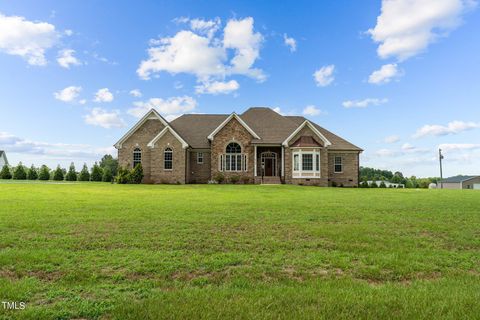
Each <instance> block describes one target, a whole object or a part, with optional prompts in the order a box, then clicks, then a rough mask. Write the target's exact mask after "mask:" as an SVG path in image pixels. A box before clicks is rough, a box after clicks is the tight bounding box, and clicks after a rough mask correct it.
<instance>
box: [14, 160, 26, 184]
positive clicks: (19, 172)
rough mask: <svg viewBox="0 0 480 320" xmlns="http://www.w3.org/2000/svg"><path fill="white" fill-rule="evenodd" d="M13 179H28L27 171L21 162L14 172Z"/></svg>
mask: <svg viewBox="0 0 480 320" xmlns="http://www.w3.org/2000/svg"><path fill="white" fill-rule="evenodd" d="M13 179H15V180H26V179H27V171H26V170H25V167H24V166H23V164H22V163H21V162H20V163H19V164H18V166H16V167H15V170H13Z"/></svg>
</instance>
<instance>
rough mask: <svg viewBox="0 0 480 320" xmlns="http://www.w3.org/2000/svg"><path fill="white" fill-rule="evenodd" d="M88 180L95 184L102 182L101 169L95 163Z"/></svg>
mask: <svg viewBox="0 0 480 320" xmlns="http://www.w3.org/2000/svg"><path fill="white" fill-rule="evenodd" d="M90 179H91V180H92V181H97V182H98V181H102V168H100V167H99V166H98V164H97V163H96V162H95V164H94V165H93V167H92V174H91V176H90Z"/></svg>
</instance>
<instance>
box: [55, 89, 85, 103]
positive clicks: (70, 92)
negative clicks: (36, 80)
mask: <svg viewBox="0 0 480 320" xmlns="http://www.w3.org/2000/svg"><path fill="white" fill-rule="evenodd" d="M81 91H82V87H76V86H70V87H66V88H65V89H62V90H60V91H58V92H54V93H53V96H54V97H55V99H57V100H60V101H63V102H73V101H75V99H77V97H78V96H79V95H80V92H81Z"/></svg>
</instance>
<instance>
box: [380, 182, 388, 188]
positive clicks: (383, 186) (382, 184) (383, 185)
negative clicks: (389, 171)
mask: <svg viewBox="0 0 480 320" xmlns="http://www.w3.org/2000/svg"><path fill="white" fill-rule="evenodd" d="M378 187H379V188H386V187H387V185H386V184H385V181H382V182H380V185H379V186H378Z"/></svg>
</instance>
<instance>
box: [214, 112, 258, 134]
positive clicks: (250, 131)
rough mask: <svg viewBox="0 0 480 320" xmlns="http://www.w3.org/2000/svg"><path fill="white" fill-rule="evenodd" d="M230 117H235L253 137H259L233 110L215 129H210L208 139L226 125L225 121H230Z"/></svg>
mask: <svg viewBox="0 0 480 320" xmlns="http://www.w3.org/2000/svg"><path fill="white" fill-rule="evenodd" d="M232 119H236V120H237V121H238V122H239V123H240V124H241V125H242V126H243V127H244V128H245V129H247V131H248V132H249V133H250V134H251V135H252V136H253V137H254V138H257V139H260V137H259V136H258V135H257V134H256V133H255V131H253V130H252V128H250V127H249V126H248V124H246V123H245V121H243V120H242V118H240V117H239V116H238V114H236V113H235V112H232V114H231V115H229V116H228V118H227V119H225V120H224V121H223V122H222V123H221V124H220V125H219V126H218V127H216V128H215V130H213V131H212V133H210V134H209V135H208V137H207V138H208V140H213V137H215V135H216V134H217V133H218V132H219V131H220V130H222V128H223V127H225V126H226V125H227V123H229V122H230V120H232Z"/></svg>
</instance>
